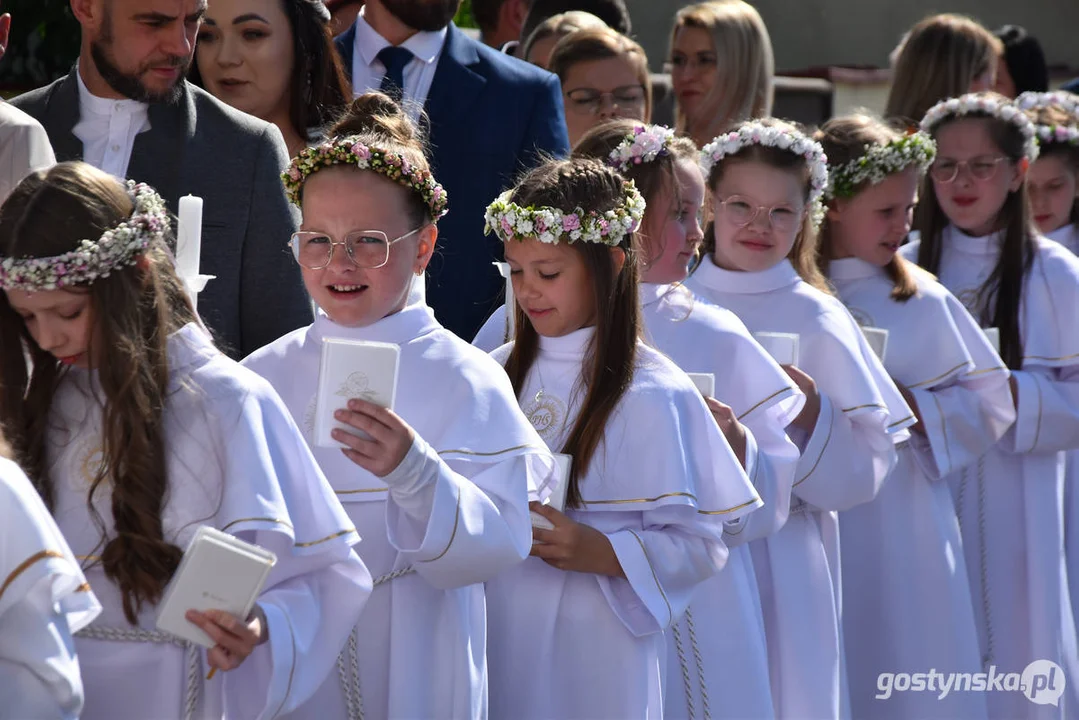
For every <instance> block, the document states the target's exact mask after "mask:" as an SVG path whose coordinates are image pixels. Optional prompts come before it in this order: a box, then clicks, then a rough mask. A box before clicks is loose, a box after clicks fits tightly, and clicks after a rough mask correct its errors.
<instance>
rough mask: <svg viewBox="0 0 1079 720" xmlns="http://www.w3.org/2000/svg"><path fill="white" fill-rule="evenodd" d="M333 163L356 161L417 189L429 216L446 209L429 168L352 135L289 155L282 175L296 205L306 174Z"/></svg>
mask: <svg viewBox="0 0 1079 720" xmlns="http://www.w3.org/2000/svg"><path fill="white" fill-rule="evenodd" d="M333 165H355V166H356V167H358V168H360V169H361V170H373V171H374V172H377V173H378V174H380V175H385V176H386V177H388V178H389V179H390V180H393V181H394V182H396V183H397V184H399V185H402V186H404V187H406V188H409V189H410V190H414V191H416V192H417V193H419V195H420V197H422V198H423V202H424V203H425V204H426V205H427V210H428V214H429V215H430V216H431V220H438V219H439V218H440V217H442V216H443V215H445V214H446V212H447V211H448V208H447V207H446V205H447V202H448V197H447V195H446V190H445V188H443V187H442V186H441V185H439V184H438V182H436V181H435V178H434V176H433V175H431V173H430V172H428V171H427V170H423V169H420V168H418V167H413V165H412V164H411V163H410V162H409V161H408V160H407V159H405V158H403V157H401V156H400V155H398V154H397V153H395V152H390V151H388V150H382V149H380V148H377V147H371V146H369V145H365V144H364V143H362V142H360V140H359V138H358V137H357V136H355V135H350V136H349V137H344V138H336V139H334V140H329V141H327V142H324V143H322V144H321V145H317V146H315V147H310V148H306V149H305V150H303V151H302V152H300V154H299V155H297V156H296V157H294V158H292V162H291V163H290V164H289V169H288V170H287V171H286V172H285V173H284V174H282V175H281V180H282V182H284V184H285V192H286V193H287V194H288V199H289V200H290V201H292V203H293V204H294V205H296V206H297V207H298V206H299V205H300V191H301V190H303V184H304V183H305V182H306V181H307V178H308V177H310V176H311V175H312V174H314V173H316V172H318V171H319V170H322V169H323V168H328V167H331V166H333Z"/></svg>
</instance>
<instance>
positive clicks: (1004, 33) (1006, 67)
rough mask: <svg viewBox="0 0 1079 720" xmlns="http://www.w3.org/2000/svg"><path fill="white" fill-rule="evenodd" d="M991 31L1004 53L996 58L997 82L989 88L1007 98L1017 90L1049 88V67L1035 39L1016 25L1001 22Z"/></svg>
mask: <svg viewBox="0 0 1079 720" xmlns="http://www.w3.org/2000/svg"><path fill="white" fill-rule="evenodd" d="M993 34H994V35H996V36H997V39H998V40H1000V42H1002V43H1003V44H1004V53H1003V54H1002V55H1001V56H1000V58H999V60H998V61H997V84H996V86H995V87H994V88H993V89H994V90H996V91H997V92H998V93H1000V94H1001V95H1003V96H1004V97H1009V98H1014V97H1016V96H1017V95H1019V93H1024V92H1046V91H1047V90H1049V69H1048V68H1047V67H1046V65H1045V52H1044V51H1042V46H1041V43H1039V42H1038V39H1037V38H1036V37H1034V36H1033V35H1031V34H1029V33H1028V32H1027V31H1026V28H1023V27H1020V26H1019V25H1005V26H1004V27H1002V28H1000V29H999V30H994V31H993Z"/></svg>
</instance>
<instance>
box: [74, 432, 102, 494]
mask: <svg viewBox="0 0 1079 720" xmlns="http://www.w3.org/2000/svg"><path fill="white" fill-rule="evenodd" d="M80 453H81V454H82V461H81V462H80V463H79V469H80V471H81V472H82V479H83V482H85V483H86V487H90V486H91V485H93V484H94V479H95V478H97V476H98V475H99V474H100V473H101V471H102V470H103V469H104V468H105V448H104V447H103V446H102V444H101V440H100V439H97V438H95V439H93V440H90V441H88V442H87V443H86V444H85V445H83V447H82V448H81V450H80Z"/></svg>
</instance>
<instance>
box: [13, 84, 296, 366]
mask: <svg viewBox="0 0 1079 720" xmlns="http://www.w3.org/2000/svg"><path fill="white" fill-rule="evenodd" d="M75 72H76V71H75V70H72V71H71V74H69V75H68V76H67V77H64V78H61V79H59V80H57V81H56V82H54V83H52V84H51V85H48V86H46V87H43V88H38V89H37V90H33V91H31V92H28V93H26V94H25V95H20V96H19V97H17V98H15V99H14V100H13V101H12V103H11V104H12V105H14V106H16V107H17V108H19V109H20V110H22V111H24V112H26V113H28V114H29V115H32V116H33V117H34V118H35V119H37V121H38V122H40V123H41V124H42V125H43V126H44V127H45V130H46V132H48V134H49V140H50V142H51V143H52V147H53V150H54V151H55V153H56V159H57V161H58V162H63V161H65V160H81V159H82V141H81V140H79V139H78V138H77V137H75V135H73V134H72V132H71V130H72V128H74V127H75V125H76V124H77V123H78V122H79V88H78V81H77V79H76V77H75ZM149 118H150V130H148V131H146V132H144V133H141V134H140V135H138V136H137V137H136V138H135V146H134V149H133V150H132V152H131V162H130V163H129V165H128V175H129V177H131V178H132V179H134V180H138V181H139V182H145V183H147V184H149V185H151V186H152V187H154V188H155V189H156V190H157V191H158V192H159V193H160V194H161V196H162V197H163V198H165V201H166V202H167V203H168V205H169V208H170V210H172V212H173V213H174V214H175V213H176V208H177V202H178V200H179V198H180V196H181V195H197V196H199V197H201V198H202V199H203V216H202V262H201V268H200V270H201V272H202V273H203V274H205V275H216V276H217V279H216V280H211V281H210V282H209V283H207V285H206V289H205V290H203V291H202V292H201V293H199V314H200V315H202V318H203V320H204V322H205V323H206V325H207V326H208V327H209V328H210V330H211V332H212V333H213V335H214V339H215V341H216V342H217V344H218V345H219V346H220V347H221V348H222V349H223V350H224V351H225V352H227V353H228V354H230V355H232V356H233V357H236V358H240V357H244V356H246V355H249V354H250V353H252V352H254V351H255V350H257V349H259V348H260V347H262V346H263V345H266V344H268V343H270V342H272V341H273V340H276V339H277V338H279V337H281V336H282V335H284V334H286V333H288V332H291V331H292V330H295V329H296V328H298V327H302V326H304V325H308V324H310V322H311V319H312V317H311V305H310V302H309V301H308V299H307V294H306V292H305V291H304V287H303V281H302V279H301V277H300V271H299V268H298V266H297V265H296V263H295V262H294V261H293V259H292V256H291V254H290V253H289V249H288V239H289V236H290V235H291V234H292V233H293V232H294V231H295V230H296V224H297V217H296V215H295V214H294V212H293V211H292V210H291V209H290V208H289V205H288V201H287V200H286V198H285V192H284V188H283V186H282V184H281V180H280V177H279V176H280V173H281V171H282V170H283V169H284V168H285V166H286V165H287V164H288V157H287V153H286V150H285V143H284V141H283V140H282V138H281V133H280V132H279V131H278V129H277V128H276V127H275V126H274V125H271V124H269V123H266V122H263V121H262V120H258V119H256V118H253V117H251V116H250V115H245V114H244V113H241V112H239V111H238V110H234V109H233V108H231V107H229V106H228V105H225V104H224V103H222V102H220V101H218V100H217V99H216V98H214V97H213V96H211V95H210V94H209V93H206V92H204V91H203V90H201V89H199V88H197V87H195V86H193V85H191V84H189V83H187V82H186V81H185V82H184V88H183V93H182V94H181V96H180V99H179V101H178V102H177V103H176V104H174V105H165V104H161V103H155V104H152V105H150V112H149Z"/></svg>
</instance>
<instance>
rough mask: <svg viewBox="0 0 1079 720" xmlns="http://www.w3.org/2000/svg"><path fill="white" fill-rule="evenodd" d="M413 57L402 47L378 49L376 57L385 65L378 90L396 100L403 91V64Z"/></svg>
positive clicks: (399, 98) (398, 99)
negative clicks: (384, 71) (384, 72)
mask: <svg viewBox="0 0 1079 720" xmlns="http://www.w3.org/2000/svg"><path fill="white" fill-rule="evenodd" d="M413 57H415V56H414V55H413V54H412V51H410V50H408V49H406V48H403V47H393V46H392V45H391V46H389V47H384V48H382V49H381V50H379V51H378V59H379V60H380V61H381V62H382V64H383V65H385V66H386V74H385V75H384V76H383V77H382V84H381V85H380V86H379V90H381V91H382V92H384V93H386V94H387V95H389V96H390V97H391V98H393V99H394V100H397V101H398V102H400V101H401V98H402V96H403V95H404V93H405V66H406V65H408V63H409V62H411V60H412V58H413Z"/></svg>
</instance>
